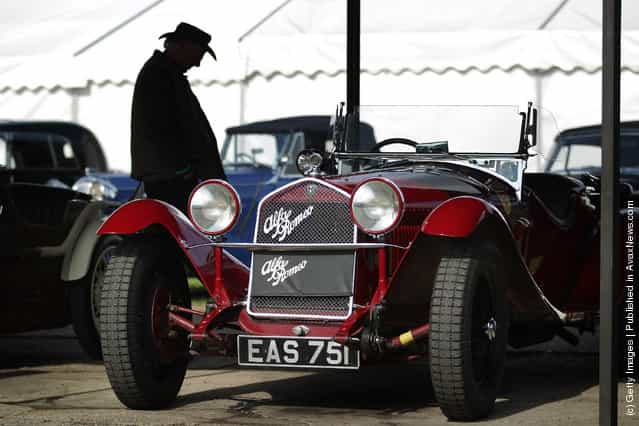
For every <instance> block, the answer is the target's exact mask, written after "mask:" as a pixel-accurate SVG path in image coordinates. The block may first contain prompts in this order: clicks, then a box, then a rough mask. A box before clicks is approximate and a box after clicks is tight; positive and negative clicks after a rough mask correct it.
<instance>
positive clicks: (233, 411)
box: [0, 328, 639, 425]
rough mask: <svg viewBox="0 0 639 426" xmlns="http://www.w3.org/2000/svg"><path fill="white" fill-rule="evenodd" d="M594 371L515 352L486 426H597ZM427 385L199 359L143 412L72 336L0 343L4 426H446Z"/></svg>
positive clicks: (579, 362)
mask: <svg viewBox="0 0 639 426" xmlns="http://www.w3.org/2000/svg"><path fill="white" fill-rule="evenodd" d="M597 363H598V360H597V357H596V356H595V355H594V354H592V353H548V352H532V353H531V352H526V353H511V354H510V359H509V361H508V364H507V372H506V378H505V382H504V384H503V386H502V391H501V394H500V399H499V400H498V403H497V408H496V411H495V413H494V414H493V416H492V417H491V418H490V419H488V420H487V421H485V422H482V424H489V425H555V424H560V425H590V424H597V422H598V414H597V410H598V386H597V373H596V371H597ZM427 382H428V377H427V374H426V372H425V369H424V368H422V367H420V366H417V365H414V366H411V367H408V368H399V369H398V368H388V367H384V368H376V369H369V370H364V371H360V372H356V373H340V374H334V373H309V372H302V371H265V370H245V369H244V370H240V369H237V368H235V367H234V363H233V360H230V359H210V358H209V359H205V358H201V359H199V360H196V361H195V362H194V363H193V364H192V368H191V369H190V371H189V373H188V378H187V379H186V381H185V384H184V386H183V388H182V391H181V393H180V396H179V397H178V400H177V401H176V403H175V405H174V406H173V407H172V408H170V409H168V410H164V411H157V412H141V411H132V410H127V409H125V408H123V406H122V405H121V404H120V403H119V401H118V400H117V399H116V398H115V396H114V394H113V392H112V391H111V388H110V386H109V382H108V380H107V378H106V375H105V372H104V367H103V366H102V365H101V364H99V363H92V362H89V361H87V360H86V358H85V357H84V355H83V354H82V352H81V350H80V348H79V346H78V345H77V343H76V341H75V339H74V336H73V334H72V332H71V331H70V329H69V328H66V329H60V330H53V331H49V332H39V333H30V334H26V335H18V336H4V337H0V424H2V425H33V424H48V425H58V424H65V425H66V424H70V425H85V424H89V425H91V424H97V425H120V424H126V425H145V424H171V425H191V424H258V425H280V424H286V425H288V424H300V425H305V424H314V425H334V424H340V425H342V424H361V425H371V424H385V425H389V424H407V425H408V424H414V425H417V424H419V425H441V424H444V423H446V419H445V417H443V416H442V414H441V412H440V411H439V408H438V407H437V404H436V402H435V401H434V398H433V394H432V389H431V388H430V386H429V385H427V384H426V383H427ZM622 392H623V389H622V385H620V395H621V394H622ZM450 424H453V423H450ZM620 424H624V425H625V424H628V425H630V424H639V419H637V418H633V417H627V416H622V417H621V419H620Z"/></svg>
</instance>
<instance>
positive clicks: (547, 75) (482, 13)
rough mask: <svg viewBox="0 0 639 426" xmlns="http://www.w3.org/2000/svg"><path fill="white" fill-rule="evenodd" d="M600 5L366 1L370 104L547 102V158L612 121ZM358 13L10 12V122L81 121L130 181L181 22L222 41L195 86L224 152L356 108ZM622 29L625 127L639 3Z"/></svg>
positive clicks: (122, 5)
mask: <svg viewBox="0 0 639 426" xmlns="http://www.w3.org/2000/svg"><path fill="white" fill-rule="evenodd" d="M601 3H602V2H601V0H536V1H535V2H521V1H514V0H489V1H482V2H478V1H472V0H447V1H446V2H442V1H436V0H394V1H392V2H389V1H387V0H362V30H363V33H364V35H363V37H362V86H361V102H362V104H391V103H394V104H431V105H432V104H513V103H515V104H519V105H524V104H525V102H526V101H528V100H533V101H535V102H536V103H537V104H539V105H541V106H542V107H543V108H544V109H546V110H550V111H552V112H553V114H554V117H555V120H550V119H546V120H544V123H543V125H544V133H543V136H542V141H543V143H544V148H546V149H547V148H548V146H549V143H550V140H551V139H552V137H553V136H554V133H555V131H556V130H555V129H556V128H561V129H563V128H567V127H572V126H576V125H583V124H593V123H597V122H599V121H600V116H601V113H600V108H601V107H600V105H601V9H602V4H601ZM187 9H188V10H187ZM271 12H274V13H272V14H271ZM345 15H346V1H345V0H287V1H283V0H268V1H266V0H234V1H207V0H188V1H185V0H179V1H178V0H156V1H152V0H147V1H144V2H142V1H127V2H123V1H117V0H92V1H91V2H86V1H82V0H65V1H61V0H57V1H53V0H52V1H50V2H40V1H37V0H22V1H20V2H18V1H14V0H10V1H7V2H3V3H2V4H0V35H1V36H0V118H8V119H66V120H69V119H70V120H74V121H77V122H80V123H81V124H84V125H86V126H88V127H89V128H91V129H92V130H93V131H94V132H95V133H96V134H97V136H98V138H99V139H100V140H101V141H102V143H103V145H104V146H105V150H106V152H107V156H108V158H109V160H110V163H111V165H112V166H113V167H115V168H119V169H123V170H127V169H128V167H129V159H128V155H129V154H128V138H129V108H130V97H131V94H132V89H133V86H132V85H133V81H134V80H135V76H136V73H137V71H138V69H139V67H140V66H141V64H142V63H143V61H144V60H146V58H147V57H148V56H149V54H150V52H151V51H152V50H153V49H154V48H157V47H159V46H160V43H159V42H158V40H157V39H156V37H157V35H159V34H161V33H163V32H166V31H168V30H170V29H172V28H173V27H174V26H175V24H176V23H177V22H179V21H182V20H184V21H187V22H191V23H193V24H196V25H198V26H201V27H202V28H205V29H207V30H209V31H210V32H211V33H213V40H214V41H213V43H212V44H213V46H214V49H215V50H216V52H217V53H218V57H219V59H220V60H219V62H217V63H214V62H213V61H206V60H205V61H204V62H203V65H202V67H201V68H200V69H197V70H194V72H190V73H189V76H190V78H191V80H192V82H193V85H194V89H195V91H196V93H197V94H198V96H199V97H200V100H201V103H202V105H203V107H204V109H205V111H206V112H207V113H208V114H209V117H210V118H211V121H212V123H213V125H214V127H215V130H216V133H217V135H218V139H221V137H222V134H223V130H224V128H225V127H227V126H230V125H234V124H237V123H238V121H240V120H242V119H243V120H245V121H251V120H256V119H265V118H272V117H277V116H283V115H289V114H308V113H329V112H330V111H332V110H333V108H334V105H335V104H336V103H337V102H338V101H340V100H344V99H345V69H346V58H345V44H346V40H345V29H346V16H345ZM265 17H266V19H263V18H265ZM623 25H624V27H623V29H624V35H623V39H622V56H623V64H622V65H623V72H622V87H621V89H622V118H624V119H639V2H635V1H629V0H626V1H624V2H623ZM249 29H251V30H250V31H248V33H246V32H247V30H249ZM242 35H243V37H242V41H241V43H239V44H238V43H237V39H238V38H239V37H240V36H242ZM545 117H549V116H548V115H546V116H545ZM555 122H556V124H555ZM537 166H539V165H538V164H537Z"/></svg>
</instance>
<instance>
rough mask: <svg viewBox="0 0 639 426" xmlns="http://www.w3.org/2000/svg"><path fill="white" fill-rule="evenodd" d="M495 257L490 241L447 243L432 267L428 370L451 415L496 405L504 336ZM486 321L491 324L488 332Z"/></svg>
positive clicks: (471, 414) (473, 414) (474, 415)
mask: <svg viewBox="0 0 639 426" xmlns="http://www.w3.org/2000/svg"><path fill="white" fill-rule="evenodd" d="M497 259H499V257H498V253H497V251H496V250H495V249H493V248H491V247H467V246H451V247H450V249H448V251H447V253H445V254H444V256H443V257H442V259H441V261H440V264H439V268H438V270H437V275H436V277H435V283H434V286H433V293H432V298H431V303H430V326H431V328H430V335H429V343H428V344H429V351H430V371H431V380H432V384H433V389H434V391H435V397H436V398H437V402H438V403H439V405H440V407H441V410H442V411H443V413H444V414H445V415H446V417H448V418H449V419H451V420H477V419H480V418H483V417H486V416H487V415H488V414H490V413H491V412H492V410H493V409H494V406H495V399H496V398H497V391H498V388H499V385H500V383H501V378H502V376H503V372H504V364H505V358H506V344H507V339H508V309H507V305H506V294H505V293H506V292H505V287H504V279H503V278H502V276H501V274H500V272H499V270H498V268H497V265H496V262H497V261H498V260H497ZM492 319H494V322H493V321H492ZM489 325H496V328H495V329H494V331H495V334H494V337H492V338H491V337H490V336H489V334H488V333H487V326H489Z"/></svg>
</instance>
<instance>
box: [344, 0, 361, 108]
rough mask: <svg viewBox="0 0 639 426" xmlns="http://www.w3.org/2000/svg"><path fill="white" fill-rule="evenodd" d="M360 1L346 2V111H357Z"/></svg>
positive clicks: (350, 0) (351, 0)
mask: <svg viewBox="0 0 639 426" xmlns="http://www.w3.org/2000/svg"><path fill="white" fill-rule="evenodd" d="M359 45H360V0H348V4H347V12H346V111H347V112H348V113H349V114H352V113H353V112H355V111H356V110H358V109H359V72H360V49H359Z"/></svg>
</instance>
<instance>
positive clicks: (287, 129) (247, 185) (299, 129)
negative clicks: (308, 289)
mask: <svg viewBox="0 0 639 426" xmlns="http://www.w3.org/2000/svg"><path fill="white" fill-rule="evenodd" d="M360 136H361V144H362V145H363V146H362V147H361V150H370V149H372V147H374V146H375V135H374V132H373V129H372V127H370V126H369V125H367V124H366V123H361V125H360ZM332 138H333V134H332V129H331V116H329V115H306V116H296V117H285V118H279V119H275V120H268V121H258V122H253V123H248V124H244V125H241V126H236V127H230V128H228V129H226V140H225V141H224V145H223V146H222V152H221V154H222V161H223V163H224V170H225V171H226V175H227V177H228V180H229V183H230V184H232V185H233V187H234V188H235V189H236V190H237V192H238V194H239V196H240V199H241V202H242V213H241V215H240V217H239V219H238V224H237V226H236V227H235V229H234V230H233V232H231V233H230V234H229V235H228V238H229V241H250V240H252V239H253V232H254V228H255V217H256V213H257V210H258V204H259V200H261V199H262V198H264V196H265V195H266V194H269V193H270V192H272V191H273V190H275V189H277V188H279V187H281V186H283V185H286V184H288V183H290V182H292V181H294V180H296V179H298V178H300V177H301V176H302V175H301V174H300V172H299V171H298V169H297V165H296V164H295V160H296V158H297V155H298V154H299V153H300V152H301V151H302V150H304V149H314V150H317V151H320V152H325V151H327V150H331V149H332V147H333V139H332ZM231 252H232V254H233V255H235V256H236V257H237V258H238V259H240V260H241V261H242V262H243V263H244V264H246V265H248V264H249V263H250V255H249V253H248V252H247V251H246V250H241V249H234V250H231Z"/></svg>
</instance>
